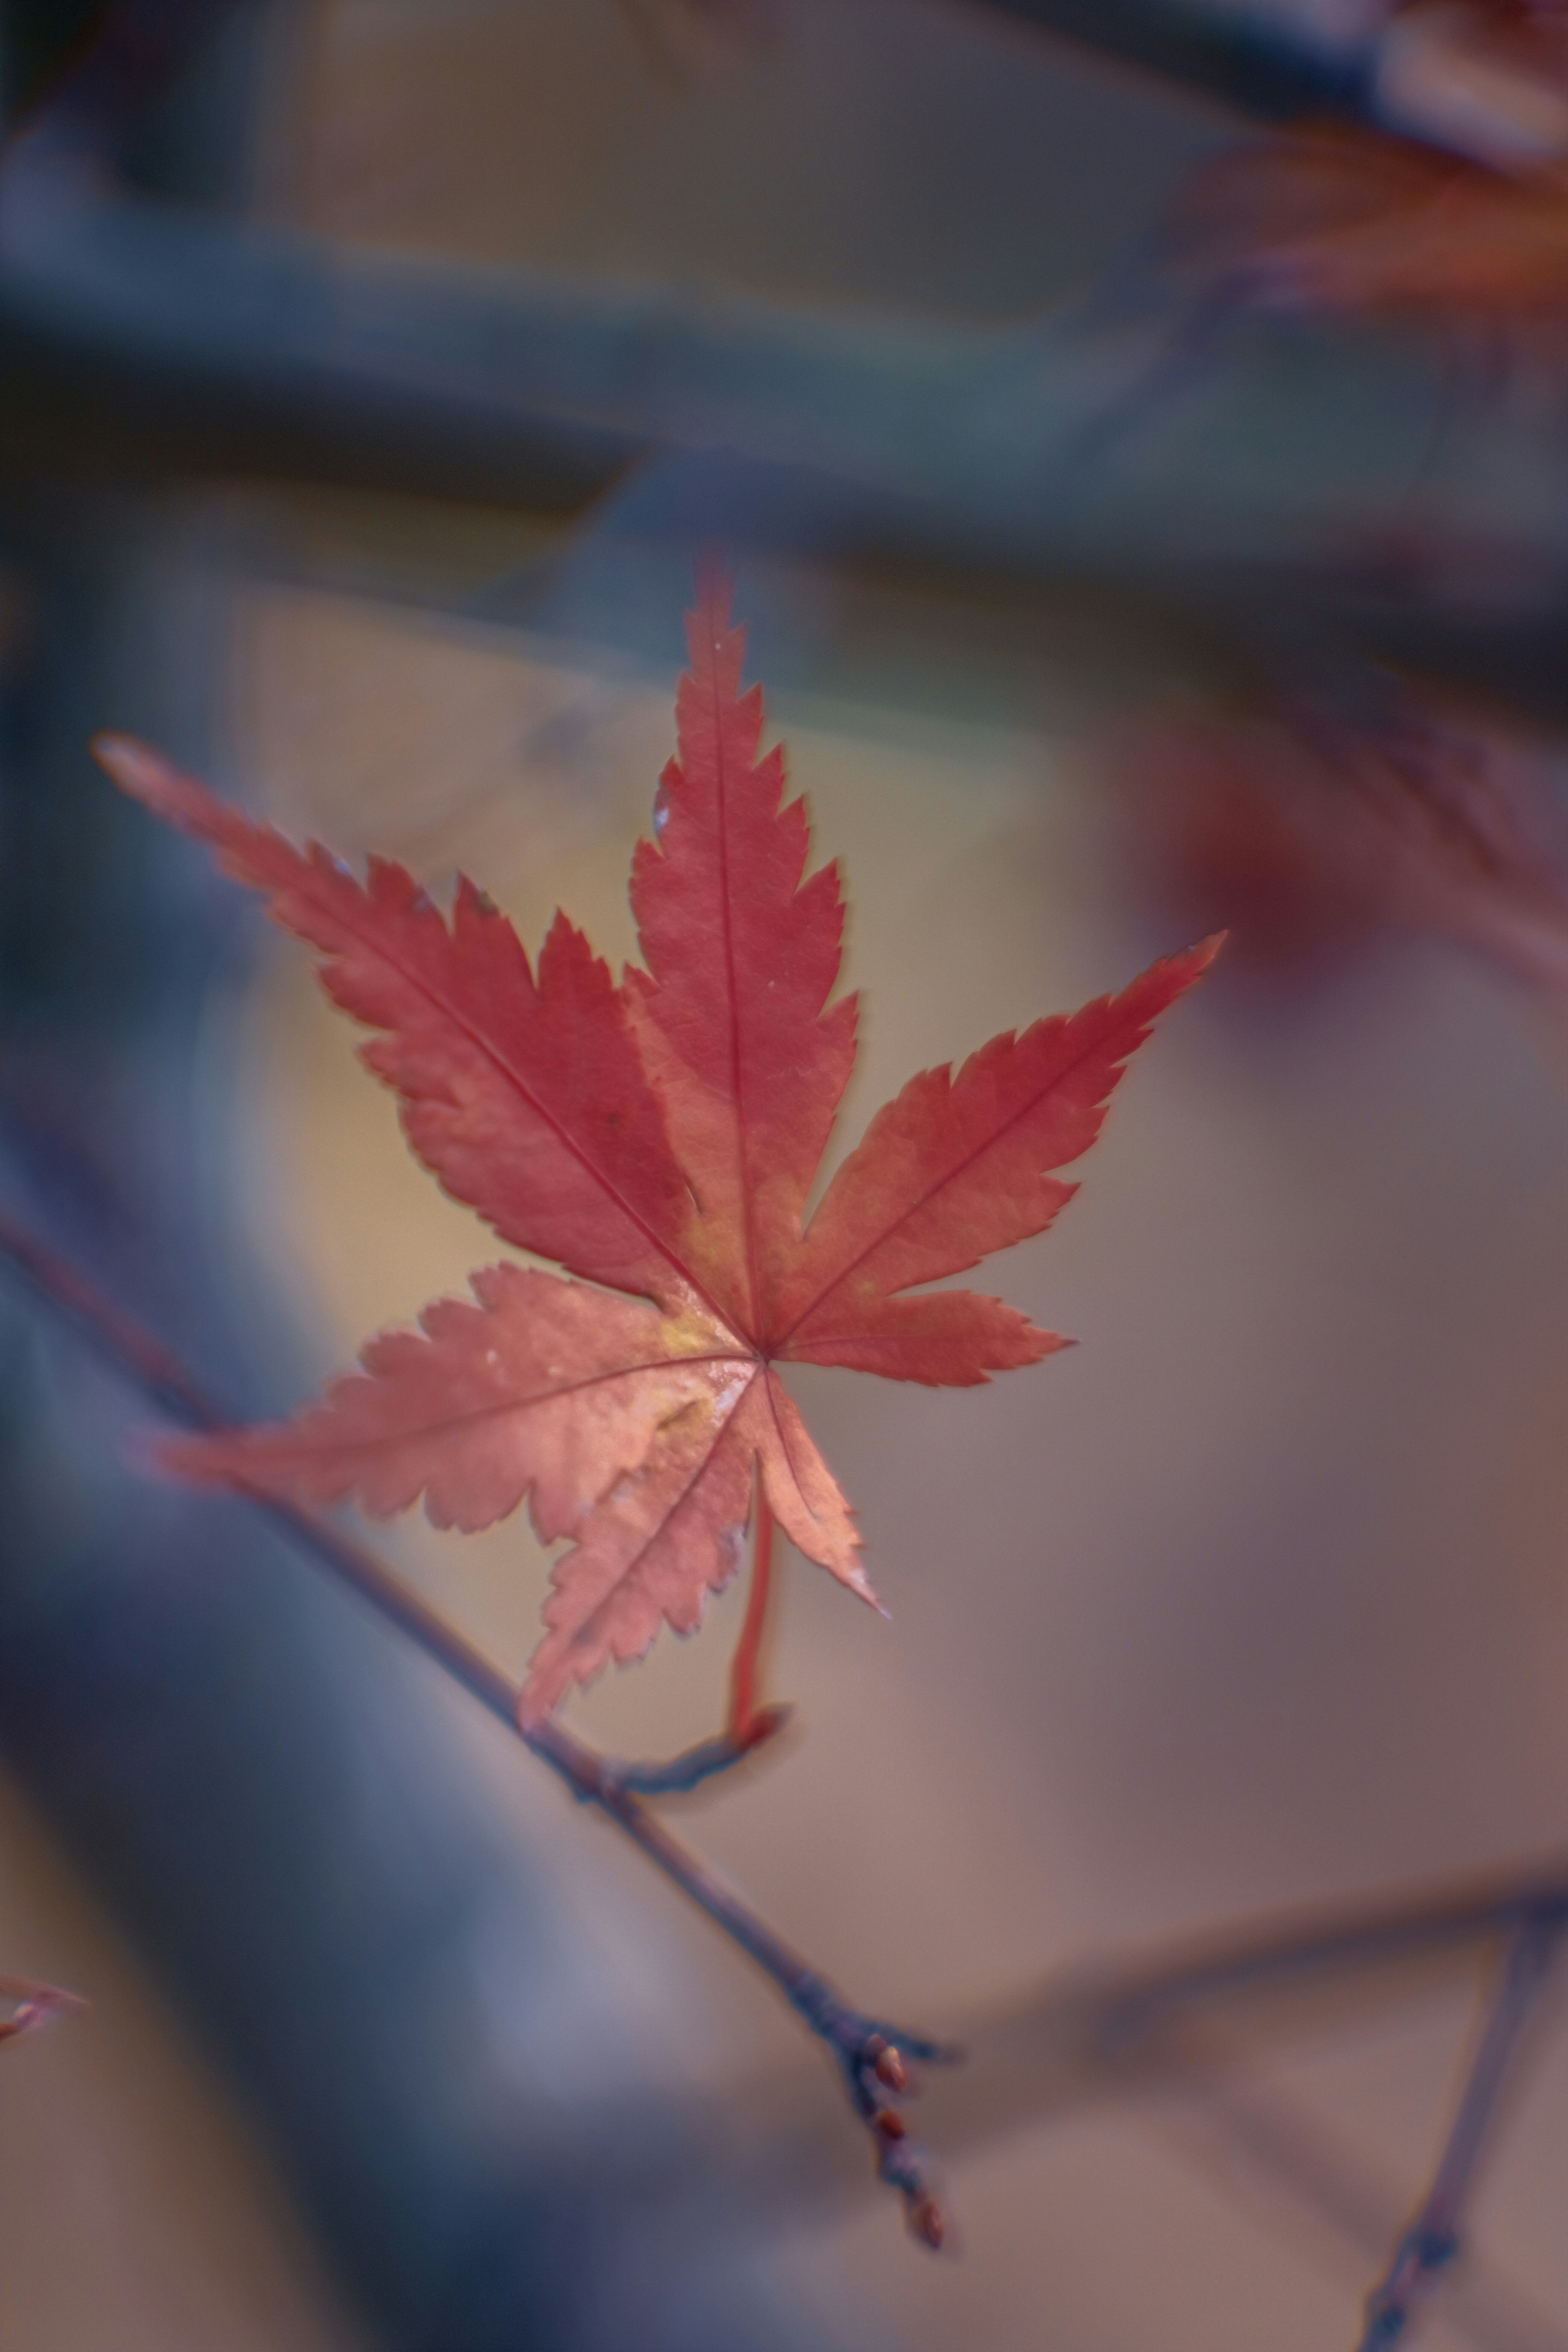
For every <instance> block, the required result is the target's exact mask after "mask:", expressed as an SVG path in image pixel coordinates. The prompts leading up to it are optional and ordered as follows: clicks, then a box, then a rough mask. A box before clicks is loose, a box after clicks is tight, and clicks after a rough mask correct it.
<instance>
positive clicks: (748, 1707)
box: [725, 1473, 773, 1750]
mask: <svg viewBox="0 0 1568 2352" xmlns="http://www.w3.org/2000/svg"><path fill="white" fill-rule="evenodd" d="M772 1587H773V1513H772V1511H771V1510H770V1509H769V1508H768V1498H767V1495H766V1493H765V1491H764V1489H763V1481H762V1476H761V1474H760V1473H759V1475H758V1478H757V1509H756V1527H755V1532H754V1534H753V1536H752V1589H751V1591H750V1592H749V1593H748V1594H747V1596H746V1615H745V1621H744V1622H743V1623H742V1627H741V1638H740V1640H739V1641H738V1642H737V1643H736V1644H735V1656H734V1662H733V1664H731V1668H730V1714H729V1719H728V1721H727V1723H726V1725H725V1730H726V1732H727V1733H728V1735H729V1737H730V1738H731V1739H732V1740H733V1741H735V1743H736V1744H737V1746H738V1747H740V1748H742V1750H743V1749H745V1748H751V1747H754V1746H755V1744H756V1735H755V1734H754V1733H753V1731H752V1726H753V1724H754V1723H756V1722H757V1721H758V1719H759V1717H758V1710H757V1681H758V1673H759V1666H760V1662H761V1658H762V1650H763V1639H764V1637H765V1635H766V1633H767V1627H768V1600H769V1595H770V1593H771V1591H772ZM764 1712H765V1713H772V1712H773V1710H772V1709H767V1710H765V1711H764ZM763 1736H764V1737H765V1735H763Z"/></svg>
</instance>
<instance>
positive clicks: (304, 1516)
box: [0, 1213, 956, 2247]
mask: <svg viewBox="0 0 1568 2352" xmlns="http://www.w3.org/2000/svg"><path fill="white" fill-rule="evenodd" d="M0 1265H4V1267H5V1270H6V1271H7V1272H9V1273H10V1274H11V1275H12V1276H14V1277H16V1279H17V1280H18V1281H19V1282H20V1283H21V1284H22V1285H23V1286H25V1287H26V1290H27V1291H28V1292H29V1294H30V1295H31V1296H32V1297H34V1298H35V1299H36V1300H37V1301H38V1302H39V1303H40V1304H41V1305H43V1306H45V1307H47V1308H49V1309H50V1310H51V1312H52V1313H54V1314H55V1315H56V1316H57V1317H58V1318H59V1319H60V1320H62V1321H64V1322H66V1323H68V1325H69V1326H70V1328H72V1329H73V1330H75V1331H76V1332H77V1333H79V1335H80V1337H81V1338H83V1339H86V1340H87V1341H88V1342H89V1345H90V1346H91V1348H92V1349H93V1351H94V1353H95V1354H96V1355H97V1356H98V1357H99V1358H100V1360H101V1361H103V1362H104V1363H106V1364H107V1365H109V1366H110V1368H111V1369H112V1370H115V1371H116V1372H118V1373H119V1374H120V1375H121V1377H122V1378H124V1379H127V1380H129V1381H132V1383H133V1385H134V1386H135V1387H136V1388H137V1389H138V1390H139V1391H141V1393H142V1395H143V1396H144V1397H145V1398H146V1399H147V1400H148V1402H150V1403H152V1404H153V1405H155V1406H156V1407H157V1408H158V1409H159V1411H161V1412H164V1413H166V1414H168V1415H169V1416H170V1417H171V1418H172V1419H174V1420H175V1421H178V1422H179V1423H182V1425H183V1426H184V1427H186V1428H191V1429H199V1430H211V1429H216V1428H221V1427H223V1426H224V1425H225V1417H224V1415H223V1414H222V1413H221V1412H219V1410H218V1408H217V1407H216V1404H214V1403H213V1402H212V1401H211V1400H210V1399H208V1398H207V1397H206V1396H205V1394H204V1393H203V1391H201V1389H200V1387H199V1386H198V1385H197V1383H196V1382H195V1381H194V1380H193V1379H192V1378H191V1376H190V1374H189V1373H188V1372H187V1371H185V1370H184V1367H183V1366H181V1365H179V1364H178V1363H176V1362H175V1361H174V1359H173V1358H172V1357H171V1356H170V1354H169V1353H168V1351H167V1350H166V1349H164V1348H163V1347H162V1346H161V1345H160V1344H159V1343H158V1342H157V1341H156V1340H155V1339H153V1338H152V1337H151V1335H150V1334H148V1333H146V1332H144V1331H142V1329H141V1328H140V1327H139V1326H137V1325H136V1324H134V1323H132V1321H131V1320H130V1319H129V1318H127V1317H125V1316H123V1315H121V1313H120V1312H119V1311H118V1309H117V1308H115V1307H113V1306H112V1305H111V1303H110V1301H109V1300H107V1299H105V1298H103V1297H101V1296H100V1294H99V1293H98V1291H97V1290H96V1288H95V1287H94V1286H92V1285H91V1284H90V1283H89V1282H88V1281H86V1279H85V1278H84V1277H83V1276H81V1275H80V1274H79V1272H78V1271H77V1270H76V1269H75V1267H73V1266H71V1265H68V1263H67V1262H66V1261H65V1260H64V1259H62V1258H61V1257H60V1256H59V1255H58V1253H56V1252H55V1251H53V1250H51V1249H49V1248H48V1247H47V1246H46V1245H45V1244H42V1243H41V1242H39V1241H37V1239H36V1238H35V1237H34V1236H33V1235H32V1234H29V1233H27V1232H26V1230H25V1229H24V1228H23V1227H21V1226H19V1225H17V1224H16V1222H15V1221H14V1220H13V1219H12V1218H10V1217H9V1216H6V1215H5V1214H4V1213H0ZM246 1499H247V1500H248V1501H250V1502H252V1503H254V1505H255V1507H257V1509H258V1510H259V1511H261V1512H262V1513H263V1514H264V1515H265V1516H266V1517H268V1518H269V1519H270V1520H271V1521H272V1522H273V1524H274V1525H275V1526H276V1527H278V1528H279V1529H280V1530H281V1531H282V1533H283V1534H284V1535H285V1536H287V1537H288V1538H289V1541H290V1542H291V1543H293V1544H295V1545H296V1546H298V1547H299V1548H300V1549H302V1550H304V1551H306V1552H307V1553H309V1555H310V1557H311V1558H312V1559H315V1560H316V1561H317V1562H318V1563H319V1564H320V1565H321V1566H322V1567H323V1568H326V1569H328V1570H331V1573H332V1574H333V1575H334V1576H335V1577H337V1578H338V1579H339V1580H340V1581H341V1582H342V1583H344V1584H346V1585H348V1586H349V1587H350V1588H351V1589H352V1590H353V1591H355V1592H357V1593H358V1594H359V1596H360V1598H361V1600H362V1601H368V1602H369V1604H370V1606H371V1607H372V1608H373V1609H374V1610H375V1611H376V1612H378V1614H379V1615H381V1616H382V1617H383V1618H384V1619H385V1620H386V1621H387V1622H388V1623H390V1624H393V1625H395V1626H396V1627H397V1629H398V1631H399V1632H400V1633H405V1634H406V1635H407V1637H408V1638H409V1640H410V1641H412V1642H414V1643H416V1644H417V1645H418V1647H419V1648H420V1649H421V1650H423V1651H424V1653H425V1654H426V1657H428V1658H429V1659H430V1660H431V1661H432V1662H433V1663H434V1664H436V1665H437V1666H439V1667H440V1668H441V1669H442V1670H443V1671H444V1672H445V1673H447V1674H448V1675H451V1676H452V1678H453V1680H454V1681H456V1682H458V1683H460V1684H461V1685H462V1686H463V1688H464V1689H465V1690H467V1691H468V1692H469V1693H470V1694H471V1695H472V1696H474V1697H475V1698H477V1699H478V1700H479V1702H480V1704H481V1705H482V1706H486V1707H488V1708H489V1712H490V1713H491V1714H492V1715H493V1716H495V1717H498V1718H499V1719H500V1722H502V1723H504V1724H505V1725H506V1727H507V1728H508V1729H509V1730H510V1731H512V1732H515V1733H516V1734H517V1736H518V1738H520V1739H521V1741H522V1743H523V1745H524V1746H525V1747H526V1748H530V1749H531V1752H532V1753H533V1754H534V1755H535V1756H537V1757H538V1758H540V1759H541V1760H542V1762H543V1763H545V1764H548V1765H549V1767H550V1769H551V1770H552V1772H554V1773H555V1774H556V1775H557V1777H558V1778H559V1779H560V1780H563V1781H564V1782H565V1784H566V1786H567V1788H568V1789H570V1790H571V1791H572V1794H573V1795H574V1797H576V1798H577V1799H578V1800H579V1801H580V1802H582V1803H584V1804H588V1805H593V1806H595V1807H596V1808H597V1810H598V1811H600V1812H602V1813H603V1814H604V1815H605V1818H606V1819H607V1820H609V1821H612V1822H614V1823H615V1824H616V1828H617V1829H619V1830H620V1831H621V1832H623V1833H624V1834H625V1835H626V1837H628V1838H629V1839H630V1840H631V1842H632V1843H633V1844H634V1845H636V1846H637V1847H638V1848H639V1849H640V1850H641V1852H642V1853H645V1854H646V1855H647V1858H648V1860H649V1861H650V1862H651V1863H653V1864H654V1865H655V1866H656V1868H658V1870H660V1871H662V1872H663V1874H664V1875H665V1877H666V1878H668V1879H669V1880H670V1881H671V1882H672V1883H673V1884H674V1885H677V1886H679V1888H680V1890H681V1892H682V1894H684V1895H689V1897H690V1899H691V1901H692V1902H693V1903H695V1904H696V1905H697V1906H698V1908H699V1909H700V1910H702V1911H705V1912H706V1913H707V1915H708V1916H709V1918H710V1919H711V1920H712V1921H713V1922H714V1924H715V1926H717V1927H721V1929H722V1930H723V1932H724V1933H725V1935H727V1936H728V1937H730V1939H731V1942H732V1943H734V1944H737V1945H738V1946H739V1947H740V1948H741V1949H742V1951H743V1952H745V1953H746V1954H747V1955H748V1956H749V1957H750V1958H752V1960H754V1961H755V1962H756V1964H757V1966H758V1967H759V1968H760V1969H762V1970H763V1973H764V1975H766V1976H768V1977H771V1978H772V1979H773V1983H774V1984H775V1985H776V1986H777V1987H778V1990H780V1991H781V1992H782V1993H783V1994H784V1999H785V2000H787V2001H788V2002H789V2004H790V2006H791V2008H792V2009H794V2010H795V2012H796V2014H797V2015H798V2016H799V2017H801V2018H802V2019H804V2021H805V2023H806V2025H807V2026H808V2027H809V2028H810V2030H811V2032H813V2033H815V2034H816V2036H817V2038H818V2039H819V2040H820V2041H821V2042H824V2043H825V2044H826V2047H827V2049H828V2050H829V2051H830V2052H831V2053H832V2054H833V2057H834V2058H835V2060H836V2061H837V2065H838V2069H839V2073H840V2074H841V2076H842V2078H843V2082H844V2087H845V2090H846V2093H847V2096H848V2099H849V2103H850V2105H851V2106H852V2107H853V2108H854V2110H855V2113H856V2114H857V2115H858V2116H859V2118H860V2120H861V2122H862V2123H863V2124H864V2125H865V2126H866V2129H867V2131H868V2134H869V2136H870V2139H871V2144H872V2149H873V2153H874V2156H875V2158H876V2164H877V2170H878V2174H879V2178H880V2179H882V2180H884V2181H886V2182H887V2184H888V2185H889V2188H892V2189H896V2190H897V2191H898V2193H899V2195H900V2197H901V2198H902V2200H903V2201H904V2205H905V2209H906V2210H907V2212H908V2215H909V2218H910V2227H911V2228H912V2230H913V2231H914V2232H915V2234H916V2236H917V2237H919V2238H921V2240H922V2241H923V2242H925V2243H926V2244H928V2245H931V2246H932V2247H937V2246H940V2245H941V2243H942V2234H943V2229H944V2222H943V2218H942V2210H941V2208H940V2206H939V2205H938V2203H937V2200H936V2198H935V2195H934V2193H933V2185H932V2175H931V2166H930V2163H929V2160H928V2158H926V2156H925V2154H924V2151H923V2150H922V2149H921V2148H920V2147H917V2146H916V2145H915V2144H914V2143H912V2142H911V2141H910V2140H909V2139H907V2138H906V2137H905V2126H904V2122H903V2118H902V2116H901V2115H900V2113H899V2111H898V2109H897V2108H896V2107H895V2106H894V2105H892V2101H893V2100H894V2099H896V2098H897V2097H898V2096H900V2095H901V2094H902V2093H904V2092H906V2091H908V2090H909V2089H910V2088H912V2087H913V2082H912V2076H911V2073H910V2067H909V2065H908V2063H907V2061H908V2060H910V2059H913V2060H918V2061H926V2062H931V2061H935V2060H942V2059H946V2058H951V2057H952V2056H953V2055H955V2054H956V2053H954V2052H952V2050H949V2049H946V2048H944V2047H943V2046H942V2044H941V2043H940V2042H932V2041H931V2040H929V2039H928V2038H927V2037H926V2036H925V2035H923V2034H918V2033H910V2032H906V2031H905V2030H903V2029H902V2028H900V2027H898V2026H894V2025H890V2024H887V2023H885V2022H882V2021H878V2020H875V2019H873V2018H870V2017H868V2016H866V2015H864V2014H863V2013H862V2012H861V2011H858V2010H856V2009H852V2008H851V2007H850V2006H849V2005H848V2003H847V2002H846V2001H845V2000H842V1999H841V1997H840V1996H839V1994H838V1993H837V1991H836V1990H834V1988H833V1986H832V1985H831V1984H829V1983H828V1981H827V1979H826V1978H825V1977H823V1976H821V1975H819V1974H818V1973H817V1971H816V1969H813V1968H812V1967H811V1966H810V1964H809V1963H808V1962H807V1961H806V1960H805V1959H804V1958H802V1956H801V1955H800V1954H799V1953H798V1952H796V1951H795V1950H794V1949H793V1948H791V1947H790V1946H789V1945H788V1944H787V1943H785V1941H784V1938H783V1937H781V1936H779V1935H777V1934H775V1932H774V1931H773V1928H772V1927H769V1926H768V1924H767V1922H766V1921H765V1920H764V1919H763V1918H762V1917H760V1916H759V1915H758V1914H757V1913H756V1912H755V1911H753V1910H752V1907H751V1906H750V1905H749V1904H748V1903H746V1902H745V1900H744V1899H743V1898H742V1896H741V1895H739V1894H737V1893H736V1891H735V1890H734V1888H733V1887H731V1886H730V1885H727V1884H726V1883H725V1881H724V1880H723V1879H721V1877H720V1876H719V1874H718V1873H717V1872H716V1871H713V1870H711V1869H710V1868H709V1866H708V1864H706V1863H704V1862H703V1861H701V1860H700V1858H699V1856H698V1855H696V1854H695V1853H692V1852H691V1850H690V1848H689V1846H687V1845H685V1844H683V1843H681V1841H680V1840H679V1838H677V1837H675V1836H674V1835H673V1834H672V1833H671V1832H670V1831H669V1830H668V1828H667V1827H666V1826H665V1824H664V1823H663V1822H661V1821H660V1820H659V1819H658V1816H657V1815H656V1814H655V1813H653V1812H652V1811H650V1810H649V1809H648V1807H647V1804H646V1803H645V1802H644V1801H643V1799H642V1797H641V1796H640V1795H639V1794H638V1793H637V1787H638V1777H639V1772H640V1775H641V1782H642V1785H644V1786H647V1785H648V1784H649V1780H650V1777H651V1774H650V1769H649V1768H638V1767H636V1766H629V1765H626V1764H620V1763H617V1762H616V1760H615V1759H611V1758H606V1757H602V1756H599V1755H596V1754H595V1751H594V1750H593V1749H592V1748H589V1747H587V1746H586V1745H585V1744H584V1741H582V1740H580V1739H577V1738H574V1736H573V1734H572V1733H571V1732H569V1731H568V1730H566V1728H565V1727H564V1726H563V1725H562V1724H560V1723H557V1722H554V1721H550V1722H546V1723H543V1724H541V1725H538V1726H536V1727H533V1728H532V1729H531V1730H527V1731H525V1730H523V1728H522V1727H521V1717H520V1712H519V1710H520V1707H521V1698H522V1690H521V1685H519V1684H517V1683H514V1682H513V1681H512V1680H511V1679H510V1676H508V1675H504V1674H502V1673H501V1671H500V1668H499V1667H497V1666H495V1665H493V1664H491V1663H490V1661H489V1659H488V1658H487V1657H485V1655H484V1654H483V1653H482V1652H481V1651H479V1650H478V1649H476V1648H475V1647H474V1645H473V1643H470V1642H468V1641H467V1640H465V1638H464V1637H463V1635H462V1634H461V1633H458V1630H457V1628H456V1626H454V1625H450V1624H448V1623H447V1621H446V1620H445V1619H444V1618H442V1617H440V1616H438V1615H437V1612H435V1611H434V1610H433V1609H430V1608H427V1607H426V1604H425V1602H424V1601H421V1600H420V1599H419V1597H418V1595H417V1594H416V1593H414V1592H412V1591H409V1589H408V1587H407V1586H406V1585H405V1584H404V1583H403V1582H402V1580H400V1579H399V1578H397V1577H396V1576H395V1575H394V1574H393V1573H392V1571H391V1570H390V1569H388V1568H387V1567H386V1566H385V1565H384V1563H383V1562H382V1561H381V1560H379V1559H377V1558H376V1557H375V1556H374V1553H372V1552H369V1551H367V1550H365V1549H363V1548H362V1547H361V1546H359V1545H358V1544H354V1543H351V1542H350V1541H349V1540H348V1539H347V1538H344V1537H342V1536H340V1535H338V1534H337V1533H336V1532H335V1531H334V1530H333V1529H332V1528H329V1527H327V1526H325V1525H324V1524H323V1523H322V1522H321V1520H319V1519H317V1518H315V1517H312V1516H311V1515H310V1513H309V1512H307V1511H303V1510H300V1509H297V1508H296V1507H294V1506H293V1505H291V1504H289V1503H285V1502H279V1501H277V1500H275V1499H273V1498H272V1497H270V1496H262V1495H260V1494H256V1495H250V1496H247V1497H246ZM775 1727H776V1726H775ZM707 1745H708V1746H709V1747H716V1746H718V1745H720V1743H713V1742H710V1743H707ZM730 1745H731V1747H732V1746H733V1743H730ZM686 1760H687V1761H688V1762H689V1760H690V1759H686ZM723 1760H724V1762H726V1763H728V1762H733V1761H736V1760H738V1757H737V1756H736V1755H735V1754H733V1753H731V1754H727V1755H726V1756H725V1758H724V1759H723ZM660 1769H662V1771H663V1772H664V1774H665V1775H666V1776H667V1777H666V1779H665V1780H664V1781H663V1782H662V1784H661V1785H663V1786H665V1787H669V1786H676V1787H680V1786H695V1785H696V1782H697V1781H698V1780H700V1779H702V1778H704V1777H706V1773H705V1772H704V1771H702V1770H693V1771H691V1772H690V1773H689V1776H688V1777H687V1778H686V1779H685V1780H681V1779H680V1778H679V1776H678V1777H677V1778H676V1779H675V1780H673V1781H671V1780H669V1779H668V1774H669V1773H670V1771H671V1769H672V1768H670V1767H664V1768H660ZM707 1769H708V1770H713V1769H721V1766H720V1765H719V1764H717V1763H715V1762H714V1761H713V1760H712V1759H708V1766H707Z"/></svg>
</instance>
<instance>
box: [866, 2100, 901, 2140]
mask: <svg viewBox="0 0 1568 2352" xmlns="http://www.w3.org/2000/svg"><path fill="white" fill-rule="evenodd" d="M904 2128H905V2126H904V2119H903V2117H902V2116H900V2114H899V2113H898V2111H897V2109H896V2108H893V2107H879V2109H878V2111H877V2113H876V2114H875V2115H874V2116H872V2118H871V2129H872V2130H873V2131H879V2132H880V2133H881V2135H882V2137H883V2138H884V2139H902V2137H903V2136H904Z"/></svg>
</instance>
